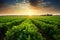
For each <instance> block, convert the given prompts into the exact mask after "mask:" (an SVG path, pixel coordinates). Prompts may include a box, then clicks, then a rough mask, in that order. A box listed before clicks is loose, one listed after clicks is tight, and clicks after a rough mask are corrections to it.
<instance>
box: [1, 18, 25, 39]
mask: <svg viewBox="0 0 60 40" xmlns="http://www.w3.org/2000/svg"><path fill="white" fill-rule="evenodd" d="M24 20H25V19H18V20H14V21H11V22H7V23H0V39H1V40H2V39H3V38H4V36H5V33H6V31H7V30H9V29H11V28H12V27H13V26H17V25H19V24H21V23H22V22H23V21H24Z"/></svg>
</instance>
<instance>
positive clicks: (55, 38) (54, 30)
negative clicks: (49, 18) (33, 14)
mask: <svg viewBox="0 0 60 40" xmlns="http://www.w3.org/2000/svg"><path fill="white" fill-rule="evenodd" d="M32 22H33V23H34V24H35V25H36V26H37V27H38V28H39V29H40V30H39V31H40V32H41V34H42V35H43V36H44V37H45V38H46V40H59V39H60V38H59V37H60V36H59V35H60V32H59V31H60V29H58V27H57V26H54V25H51V24H46V23H45V22H42V21H38V20H32Z"/></svg>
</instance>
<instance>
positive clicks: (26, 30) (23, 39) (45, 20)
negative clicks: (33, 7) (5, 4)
mask: <svg viewBox="0 0 60 40" xmlns="http://www.w3.org/2000/svg"><path fill="white" fill-rule="evenodd" d="M0 40H60V16H0Z"/></svg>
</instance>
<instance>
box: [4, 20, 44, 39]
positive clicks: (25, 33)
mask: <svg viewBox="0 0 60 40" xmlns="http://www.w3.org/2000/svg"><path fill="white" fill-rule="evenodd" d="M27 21H28V22H27ZM4 40H44V38H43V37H42V35H41V34H40V33H39V32H38V28H37V27H36V26H35V25H34V24H33V23H32V22H31V20H30V19H27V20H25V21H24V22H23V23H22V24H20V25H18V26H14V27H13V28H12V29H11V30H8V31H7V32H6V37H5V39H4Z"/></svg>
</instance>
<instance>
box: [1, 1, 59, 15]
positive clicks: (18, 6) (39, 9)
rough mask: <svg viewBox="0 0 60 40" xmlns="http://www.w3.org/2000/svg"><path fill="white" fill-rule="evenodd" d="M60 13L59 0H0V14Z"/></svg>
mask: <svg viewBox="0 0 60 40" xmlns="http://www.w3.org/2000/svg"><path fill="white" fill-rule="evenodd" d="M47 13H49V14H60V0H0V14H16V15H17V14H18V15H19V14H24V15H27V14H29V15H31V14H38V15H39V14H47Z"/></svg>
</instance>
